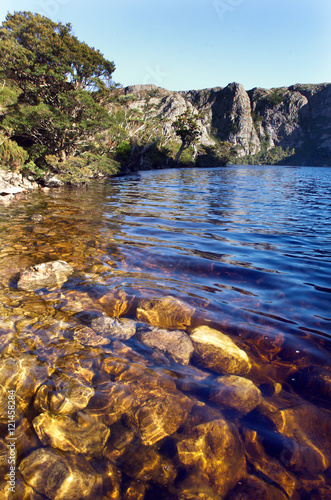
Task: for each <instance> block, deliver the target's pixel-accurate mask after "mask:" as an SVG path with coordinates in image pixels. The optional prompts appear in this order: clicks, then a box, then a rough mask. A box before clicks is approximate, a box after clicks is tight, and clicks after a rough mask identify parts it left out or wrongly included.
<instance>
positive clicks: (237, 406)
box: [211, 375, 261, 415]
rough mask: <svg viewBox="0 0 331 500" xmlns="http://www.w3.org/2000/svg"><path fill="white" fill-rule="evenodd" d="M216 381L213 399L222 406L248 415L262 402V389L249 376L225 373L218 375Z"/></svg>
mask: <svg viewBox="0 0 331 500" xmlns="http://www.w3.org/2000/svg"><path fill="white" fill-rule="evenodd" d="M215 383H217V384H218V385H217V387H216V388H215V390H214V391H213V395H212V398H211V400H212V402H213V403H216V404H217V405H219V406H221V407H222V408H228V409H232V410H237V411H238V412H239V413H241V414H242V415H246V414H247V413H249V412H250V411H252V410H254V409H255V408H256V407H257V406H258V405H259V404H260V402H261V392H260V390H259V389H258V388H257V387H256V386H255V385H254V384H253V382H252V381H251V380H248V379H247V378H244V377H239V376H238V375H225V376H223V377H218V378H217V379H216V381H215Z"/></svg>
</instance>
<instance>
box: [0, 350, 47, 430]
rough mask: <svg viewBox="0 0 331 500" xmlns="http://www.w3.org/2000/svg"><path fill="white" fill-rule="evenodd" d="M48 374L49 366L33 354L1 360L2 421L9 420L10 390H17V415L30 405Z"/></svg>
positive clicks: (0, 399) (0, 394)
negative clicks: (42, 363)
mask: <svg viewBox="0 0 331 500" xmlns="http://www.w3.org/2000/svg"><path fill="white" fill-rule="evenodd" d="M47 376H48V368H47V366H45V365H40V364H39V362H38V361H37V359H36V358H35V357H33V356H30V355H27V354H23V355H22V356H21V357H20V358H14V357H10V358H5V359H2V360H0V412H1V413H0V422H1V421H4V422H7V411H8V391H9V390H12V391H15V398H16V416H17V418H18V417H19V414H22V413H23V412H24V410H25V409H26V408H27V407H28V405H29V403H30V401H31V399H32V397H33V395H34V393H35V391H36V389H37V387H38V386H39V385H40V384H42V383H43V382H44V381H45V380H46V378H47Z"/></svg>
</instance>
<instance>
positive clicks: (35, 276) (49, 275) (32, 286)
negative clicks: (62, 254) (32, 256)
mask: <svg viewBox="0 0 331 500" xmlns="http://www.w3.org/2000/svg"><path fill="white" fill-rule="evenodd" d="M73 272H74V269H73V267H72V266H71V265H70V264H68V263H67V262H65V261H63V260H56V261H52V262H44V263H42V264H37V265H35V266H31V267H29V268H28V269H26V270H25V271H23V272H22V273H21V275H20V279H19V281H18V283H17V288H18V289H19V290H27V291H30V292H33V291H35V290H38V289H39V288H44V287H53V286H58V287H60V286H61V285H63V283H65V282H66V281H67V279H68V276H69V275H70V274H72V273H73Z"/></svg>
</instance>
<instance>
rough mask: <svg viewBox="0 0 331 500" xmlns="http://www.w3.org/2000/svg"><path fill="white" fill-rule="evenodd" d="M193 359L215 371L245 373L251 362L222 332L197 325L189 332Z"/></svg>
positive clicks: (235, 373)
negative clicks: (192, 346) (192, 347)
mask: <svg viewBox="0 0 331 500" xmlns="http://www.w3.org/2000/svg"><path fill="white" fill-rule="evenodd" d="M191 340H192V341H193V345H194V360H195V361H196V362H197V363H198V364H199V365H201V366H203V367H204V368H208V369H209V370H212V371H214V372H216V373H228V374H234V375H246V374H247V373H248V372H249V370H250V368H251V364H250V361H249V358H248V356H247V354H246V353H245V352H244V351H243V350H242V349H239V347H238V346H237V345H236V344H235V343H234V342H233V341H232V340H231V339H230V337H228V336H227V335H224V334H223V333H222V332H220V331H218V330H214V329H213V328H210V327H208V326H199V327H198V328H195V329H194V330H193V331H192V333H191Z"/></svg>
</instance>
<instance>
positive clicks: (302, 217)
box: [0, 166, 331, 499]
mask: <svg viewBox="0 0 331 500" xmlns="http://www.w3.org/2000/svg"><path fill="white" fill-rule="evenodd" d="M34 213H39V214H41V215H42V216H43V221H42V222H40V223H34V222H32V221H31V215H32V214H34ZM330 228H331V170H330V169H329V168H309V167H248V166H247V167H245V166H231V167H224V168H218V169H176V170H159V171H152V172H142V173H138V174H135V175H130V176H127V177H123V178H116V179H112V180H111V182H110V183H95V184H94V185H92V186H91V187H90V188H88V189H85V188H83V189H63V190H62V189H61V190H52V191H49V192H35V193H31V194H28V195H27V196H26V197H25V198H24V199H22V200H20V201H18V202H15V203H13V204H12V205H10V206H9V207H1V206H0V271H1V283H2V285H1V286H2V289H1V291H2V297H3V306H4V308H5V309H3V311H4V310H5V311H6V312H5V313H4V312H3V311H2V313H3V316H2V320H1V325H0V327H1V333H2V335H3V338H5V335H6V334H8V332H14V333H13V335H12V336H10V337H9V338H10V340H9V341H6V343H4V347H3V350H2V357H3V359H6V357H8V356H12V355H15V356H19V352H21V353H22V354H23V353H26V352H29V353H30V354H31V355H32V356H35V357H36V359H38V360H41V362H43V363H45V359H46V358H45V352H44V351H43V352H42V349H41V347H40V344H38V345H35V346H34V348H33V349H32V348H31V346H30V347H29V350H28V351H26V349H27V348H26V347H24V338H25V335H26V331H27V330H26V328H30V329H31V331H34V329H35V327H36V322H38V314H39V315H40V317H42V319H41V320H39V323H40V325H41V327H40V328H41V329H45V330H46V327H44V326H42V325H43V324H44V323H43V321H45V314H46V313H45V310H43V307H46V306H47V308H48V311H53V312H51V313H49V314H50V315H51V316H52V315H53V317H57V316H56V315H57V314H58V313H59V312H61V307H62V303H63V302H61V297H60V294H61V293H63V294H64V295H65V294H66V293H67V292H77V291H78V292H81V293H85V294H88V295H89V297H90V298H91V300H95V301H97V300H99V298H100V297H101V296H102V295H104V294H106V293H108V292H109V291H119V290H121V291H125V292H126V294H127V295H128V296H129V297H135V300H141V299H148V298H151V297H163V296H165V295H171V296H173V297H176V298H178V299H180V300H182V301H184V302H186V303H188V304H190V305H191V306H192V307H194V308H195V314H194V324H195V325H203V324H207V325H209V326H211V327H213V328H215V329H217V330H221V331H222V332H223V333H225V334H227V335H229V336H230V337H231V338H232V339H233V340H234V341H235V342H236V343H237V344H238V345H239V346H240V347H241V348H242V349H244V350H245V351H246V352H248V354H249V356H250V357H251V358H252V359H253V360H254V366H255V368H254V370H253V372H252V377H251V379H252V380H253V382H254V383H255V384H256V385H257V386H258V387H260V388H261V390H262V389H264V396H265V397H266V398H268V397H269V396H270V395H269V393H268V390H269V389H268V390H267V389H266V388H267V387H269V386H270V384H271V385H272V383H274V384H277V383H278V384H281V387H282V392H281V393H280V395H279V396H277V397H279V398H283V399H280V400H279V401H278V400H277V398H276V396H272V395H271V396H270V397H271V398H272V397H274V398H276V399H275V400H274V402H275V404H276V402H277V401H278V402H280V401H284V398H285V400H287V399H286V398H289V397H294V398H296V399H295V405H301V406H302V407H304V408H306V406H305V405H307V408H308V409H307V417H306V419H307V421H308V429H307V430H305V431H304V432H305V436H306V438H307V439H308V438H309V442H311V443H313V445H312V446H313V447H315V448H316V449H318V450H319V451H320V452H321V453H322V455H323V456H324V458H325V460H326V462H325V467H320V468H318V467H317V469H316V470H317V472H316V473H315V474H309V472H307V467H306V468H305V467H304V466H302V467H301V466H299V465H297V464H295V465H293V464H292V465H291V464H290V465H288V463H287V462H286V461H284V460H283V461H282V460H281V457H283V456H284V453H283V455H282V454H281V453H282V452H283V450H280V445H279V443H278V444H275V439H274V438H275V436H278V437H279V436H281V439H283V437H282V433H281V432H280V431H279V429H273V430H272V433H273V434H272V435H273V438H272V439H271V438H270V439H268V433H269V431H270V428H269V427H268V425H269V424H268V425H267V424H266V423H265V422H264V420H263V418H262V417H261V412H260V413H259V411H258V410H255V412H251V413H249V414H248V416H245V417H242V416H239V417H238V415H237V414H233V413H231V412H228V411H227V409H226V408H225V409H224V412H225V416H226V418H227V419H228V421H231V422H235V424H236V426H237V427H238V429H239V432H240V434H241V436H242V439H243V440H244V441H245V439H246V438H244V436H245V432H246V431H245V430H246V429H247V428H249V429H251V430H252V429H253V430H254V431H255V430H256V429H257V432H258V433H259V435H260V437H261V440H262V441H263V446H264V452H265V453H266V456H267V457H268V456H269V457H272V460H276V461H277V463H280V464H281V467H283V468H284V470H285V472H286V471H287V472H289V473H290V474H291V475H293V477H295V478H296V480H297V481H298V483H297V486H296V487H295V489H294V493H293V492H292V493H293V495H294V496H290V493H289V490H287V489H286V487H285V486H284V484H283V483H282V480H281V479H277V478H275V476H273V475H272V474H271V475H268V473H267V472H266V470H265V469H263V468H262V469H261V468H260V472H259V466H258V465H257V462H256V461H255V462H254V459H252V458H251V457H249V456H248V455H247V453H246V460H247V462H248V470H249V471H250V472H249V474H250V475H251V476H252V475H253V476H254V477H255V478H258V480H259V481H260V480H264V479H266V478H267V481H266V484H268V485H269V484H272V485H273V486H272V488H276V493H275V494H276V497H275V498H283V496H281V495H284V494H285V497H284V498H286V495H287V497H289V498H330V497H328V496H327V495H328V494H330V495H331V489H329V488H330V484H331V483H330V468H329V463H330V462H329V460H330V456H329V455H328V454H329V453H330V450H329V447H328V446H326V448H325V447H323V445H322V444H321V443H322V441H323V439H322V438H321V436H320V435H319V434H318V432H317V435H316V436H315V434H314V432H315V431H314V429H313V428H314V427H315V426H316V425H317V424H316V422H319V424H318V425H320V427H321V429H323V432H324V436H325V438H326V440H327V437H326V436H327V435H326V434H325V433H326V432H328V430H330V428H331V423H330V422H331V419H330V413H329V412H330V406H331V405H330V403H331V382H330V380H331V378H330V373H331V372H330V366H331V363H330V362H331V355H330V347H331V295H330V294H331V231H330ZM57 259H62V260H65V261H67V262H69V263H70V264H71V265H72V266H73V267H74V268H75V270H76V272H77V275H75V276H74V277H72V278H69V280H68V281H67V283H66V284H65V285H63V287H62V291H58V290H55V291H54V290H53V291H45V290H41V291H40V292H38V293H37V294H34V293H30V294H28V293H27V292H24V293H23V292H19V291H18V290H17V289H16V283H17V277H18V273H19V272H21V271H22V270H23V269H25V268H26V267H28V266H30V265H34V264H37V263H41V262H46V261H49V260H57ZM84 276H85V277H84ZM52 293H53V295H52ZM20 294H21V295H20ZM35 296H36V297H37V298H38V300H41V302H40V304H39V302H38V304H39V306H38V307H39V309H38V307H36V304H35V303H34V302H33V297H35ZM62 299H63V297H62ZM31 301H32V302H31ZM18 303H19V304H20V307H18V305H17V304H18ZM31 303H33V304H32V306H31V307H32V309H33V313H31V315H30V316H32V317H33V318H32V319H31V321H30V326H29V327H27V326H26V325H27V323H24V321H23V323H24V326H23V327H21V326H20V325H21V323H20V322H22V320H23V319H24V317H26V316H29V314H27V311H28V310H29V307H30V306H29V304H31ZM20 308H21V309H20ZM19 309H20V310H19ZM36 310H37V312H35V311H36ZM54 311H55V312H54ZM62 312H63V314H67V315H68V321H69V320H70V321H75V322H76V323H77V324H78V323H82V324H89V323H88V322H89V317H88V316H89V315H88V314H86V315H85V316H84V314H82V313H81V312H80V313H77V312H75V311H74V310H73V311H70V307H69V308H68V307H66V308H63V311H62ZM54 314H55V316H54ZM129 317H130V318H131V319H135V316H134V313H130V314H129ZM33 321H34V322H33ZM9 325H11V326H10V327H9ZM15 325H16V326H15ZM46 337H47V335H46V334H45V338H46ZM6 338H7V337H6ZM45 338H44V340H43V341H44V342H46V340H45ZM65 338H66V334H64V335H63V338H62V337H61V343H59V346H57V349H58V351H57V359H60V358H61V349H62V347H63V349H64V351H63V356H65V355H67V354H66V353H67V351H65V349H66V347H64V346H65V345H66V343H65V340H64V339H65ZM52 342H53V343H54V339H53V340H52ZM11 344H12V345H15V349H16V351H15V354H12V353H13V352H14V351H13V350H10V345H11ZM127 345H128V346H129V347H130V348H132V349H133V350H134V351H135V352H136V353H137V356H138V355H140V356H144V357H145V359H146V360H147V363H149V364H148V366H149V367H150V369H151V370H155V372H156V373H161V372H162V373H166V374H167V376H171V375H169V374H171V373H173V377H174V380H175V381H176V383H177V379H178V374H179V373H182V372H181V369H180V368H179V367H176V365H175V364H172V363H170V365H169V364H168V365H166V366H164V365H163V364H162V360H161V361H159V362H155V359H154V361H153V359H152V357H151V353H150V352H149V351H148V352H146V351H145V350H144V349H141V346H140V345H139V342H138V343H137V344H135V342H134V341H132V340H131V341H130V342H129V343H127ZM12 349H13V348H12ZM20 349H21V351H20ZM99 349H101V351H102V353H103V354H102V355H103V356H104V357H107V356H111V355H112V354H111V348H110V347H109V346H108V347H100V348H99ZM107 349H108V351H107ZM92 351H93V348H92V347H86V346H85V347H84V349H82V351H80V356H81V357H82V358H84V356H85V357H86V356H87V355H88V354H87V353H90V352H92ZM123 356H124V355H123ZM46 357H47V356H46ZM124 358H125V356H124ZM126 361H127V363H129V362H130V361H129V360H126ZM190 366H191V365H190ZM196 368H200V367H199V366H197V365H196V364H195V363H194V362H193V364H192V370H194V369H196ZM58 369H60V368H58ZM170 369H171V370H173V371H172V372H171V371H169V370H170ZM190 376H191V375H190V374H189V372H187V378H188V379H189V378H190ZM216 376H217V375H215V374H212V373H209V377H211V379H214V378H215V377H216ZM49 377H50V378H52V374H49ZM193 377H194V375H193V371H192V380H193ZM321 377H322V378H321ZM316 380H317V381H316ZM321 380H323V382H321ZM102 382H104V380H103V381H102ZM321 384H322V385H321ZM207 385H208V384H207ZM94 388H95V390H96V391H97V390H98V382H97V373H96V378H95V380H94ZM319 388H321V392H320V393H319ZM200 389H201V390H200ZM200 389H199V388H198V389H196V382H195V389H194V391H193V392H192V391H191V392H190V389H187V390H186V389H183V390H184V392H185V390H186V392H187V394H188V395H189V396H192V397H193V393H194V397H195V398H198V400H199V401H201V403H203V404H205V405H206V406H208V408H213V405H212V403H211V402H210V400H209V399H208V394H207V396H206V391H207V392H208V388H207V389H206V384H205V383H204V384H202V386H201V388H200ZM30 397H31V396H30ZM269 403H270V401H269ZM32 404H33V398H32ZM283 404H284V403H283ZM287 404H288V405H289V406H291V405H290V403H287ZM280 406H281V405H280V404H279V405H278V407H277V408H278V409H277V411H278V410H279V407H280ZM88 408H89V407H88ZM221 410H222V409H221ZM218 411H219V408H218ZM262 414H263V412H262ZM308 415H309V416H308ZM312 415H313V416H312ZM35 416H36V413H31V415H30V414H28V420H30V422H31V421H32V420H33V418H35ZM298 418H299V417H298ZM309 419H310V421H309ZM207 420H208V418H207ZM298 422H299V420H298ZM309 422H310V423H309ZM320 422H322V423H320ZM192 425H193V424H192ZM264 425H265V427H264ZM3 426H4V428H3V434H4V435H5V434H6V427H5V422H3ZM309 426H310V427H311V428H312V429H311V432H310V430H309ZM110 428H111V426H110ZM325 429H327V431H325ZM321 432H322V431H321ZM307 436H308V437H307ZM286 438H289V439H292V438H293V436H291V435H289V434H288V435H287V436H286ZM169 439H170V438H169ZM174 439H175V438H174ZM276 441H277V439H276ZM324 441H325V440H324ZM282 442H283V441H282ZM299 442H301V441H300V440H299ZM39 445H40V446H42V445H41V444H40V443H39ZM43 445H44V444H43ZM35 447H36V448H37V449H38V446H37V445H36V446H35ZM31 449H32V448H31V447H30V448H29V447H27V448H26V449H25V450H23V451H22V453H21V456H19V460H20V459H23V458H25V457H26V456H29V453H30V452H31ZM161 451H162V450H161ZM161 455H162V453H161ZM172 458H173V457H172ZM173 460H174V463H175V464H177V465H176V467H179V469H178V471H179V472H178V475H177V478H176V479H174V480H173V482H172V483H171V485H169V484H167V485H165V484H163V483H162V481H161V483H162V484H161V483H160V482H158V481H157V480H156V479H155V478H154V479H150V478H148V479H146V480H145V483H146V484H145V483H144V480H142V482H143V483H144V484H145V489H144V494H145V497H144V496H141V497H139V496H138V493H137V494H136V497H134V496H133V497H132V498H155V496H153V495H156V494H157V495H158V496H159V497H160V498H170V499H172V498H198V497H197V496H189V495H190V494H191V495H192V493H185V492H184V489H183V486H182V484H181V480H180V478H181V475H183V470H182V465H181V466H178V463H177V462H178V457H177V458H173ZM176 460H177V462H176ZM256 460H257V461H258V460H260V461H261V457H258V458H256ZM18 464H19V461H18ZM117 467H118V468H119V474H121V476H120V477H121V480H120V481H121V486H120V490H119V491H121V493H120V495H122V497H123V498H129V496H127V497H125V493H123V491H124V490H125V488H127V485H128V484H130V481H135V480H136V477H131V476H130V474H129V473H128V471H127V470H126V469H125V467H124V468H123V470H122V466H121V465H120V464H117ZM282 471H283V469H282ZM185 474H187V471H186V472H185ZM282 474H283V472H282ZM261 477H262V479H261ZM318 478H319V479H318ZM208 481H209V482H211V483H212V481H211V479H210V477H209V479H208ZM160 484H161V486H160ZM185 484H186V483H185ZM201 484H202V483H201ZM245 484H246V486H245ZM243 485H244V486H243ZM209 486H211V488H213V484H211V485H209ZM240 487H242V488H245V487H246V489H247V492H246V495H249V491H250V490H249V488H250V486H249V481H248V482H247V480H246V483H243V482H241V485H240V486H237V488H240ZM268 487H269V486H268ZM204 488H205V485H204V483H203V484H202V486H201V492H202V491H204ZM270 488H271V486H270ZM216 489H217V488H216ZM105 491H106V489H105V487H104V489H103V493H102V494H103V495H104V496H102V494H101V496H100V498H115V497H110V496H109V497H106V493H105ZM213 491H214V490H213ZM232 491H238V495H239V490H232ZM240 491H241V490H240ZM277 492H278V493H277ZM284 492H285V493H284ZM39 493H42V492H41V491H39ZM185 494H186V495H187V496H185ZM204 494H205V495H207V496H201V498H214V497H212V496H210V497H209V496H208V495H209V494H210V493H204ZM217 494H219V493H217V492H216V493H215V498H221V497H222V496H217ZM277 494H278V495H279V496H277ZM95 495H96V494H95V493H93V498H96V497H95ZM162 495H163V496H162ZM180 495H182V496H180ZM183 495H184V496H183ZM201 495H202V493H201ZM229 495H231V493H229ZM233 495H235V493H233ZM314 495H315V496H314ZM318 495H319V496H318ZM323 495H326V496H323ZM122 497H121V496H119V498H122ZM45 498H47V496H46V497H45ZM84 498H90V497H89V496H88V494H87V496H85V497H84ZM130 498H131V497H130ZM199 498H200V497H199ZM231 498H236V496H233V497H231ZM240 498H242V497H240ZM243 498H246V497H243ZM247 498H249V496H247ZM261 498H262V497H261Z"/></svg>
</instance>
